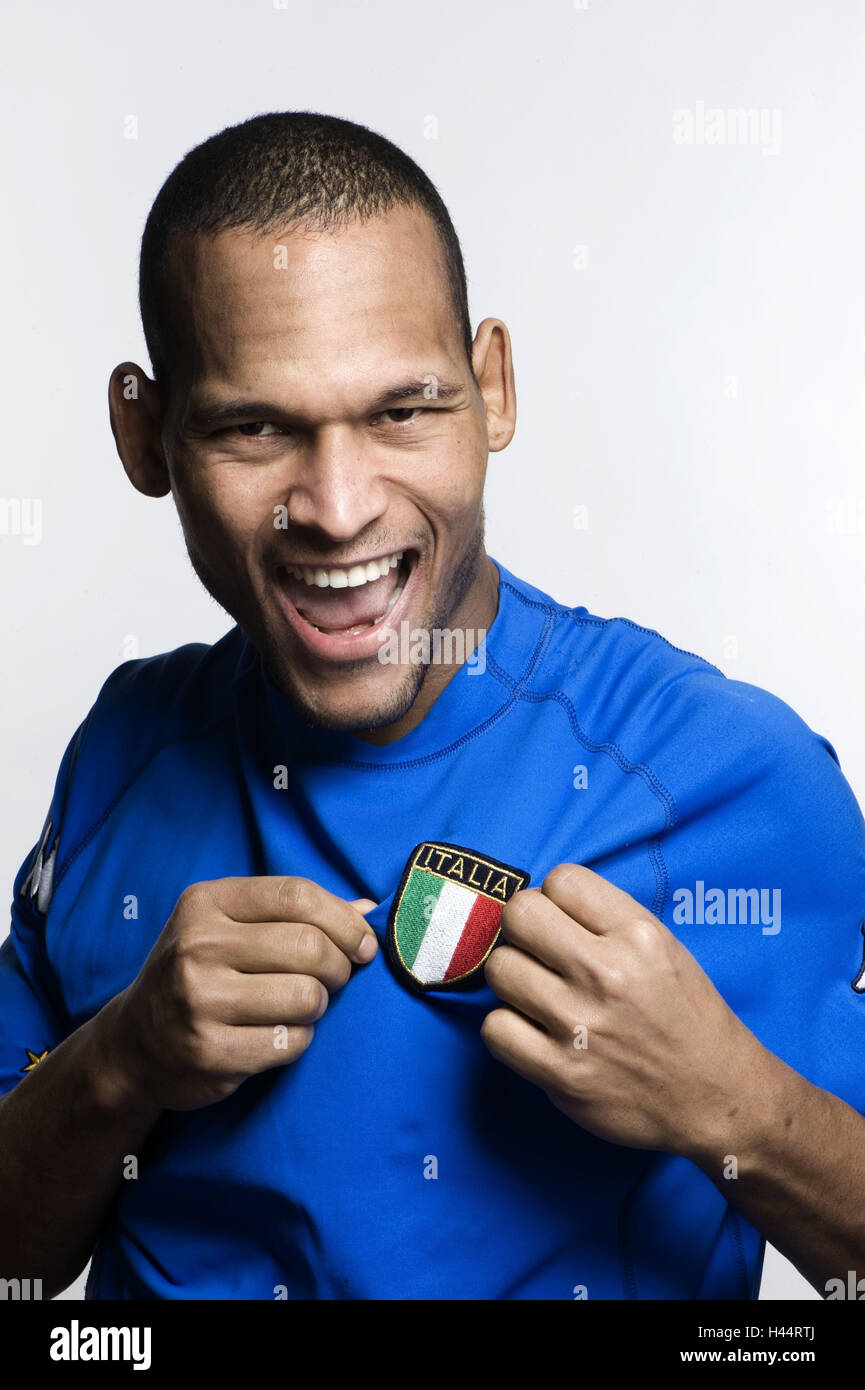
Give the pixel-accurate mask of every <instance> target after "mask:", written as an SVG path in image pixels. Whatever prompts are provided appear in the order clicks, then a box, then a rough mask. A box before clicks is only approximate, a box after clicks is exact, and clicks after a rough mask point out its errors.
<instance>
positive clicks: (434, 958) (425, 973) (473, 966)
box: [387, 841, 530, 989]
mask: <svg viewBox="0 0 865 1390" xmlns="http://www.w3.org/2000/svg"><path fill="white" fill-rule="evenodd" d="M529 877H530V876H529V874H527V873H525V872H524V871H523V870H522V869H515V868H514V867H513V866H512V865H511V864H502V863H500V862H499V860H498V859H490V858H489V857H488V856H487V855H484V854H477V853H475V851H474V850H469V849H463V848H462V846H461V845H448V844H433V843H432V842H430V841H424V843H423V844H422V845H417V846H416V847H415V848H414V849H413V850H412V852H411V854H410V855H409V857H408V862H407V864H406V866H405V869H404V870H403V875H402V878H401V880H400V885H399V888H398V889H397V891H396V893H395V894H394V899H393V903H392V904H391V909H390V912H389V914H388V922H387V927H388V931H387V944H388V953H389V955H390V959H391V962H392V963H393V965H394V967H395V968H396V969H397V971H398V972H399V973H400V974H401V975H402V976H403V978H406V979H408V980H409V982H410V983H411V984H412V985H413V986H414V988H415V989H454V988H457V987H462V986H464V985H465V984H466V982H467V981H469V980H470V979H471V977H472V976H474V975H476V974H477V972H478V971H479V970H480V967H481V966H482V965H483V963H484V961H485V960H486V958H487V956H488V955H489V953H490V951H491V950H492V949H493V946H494V945H495V943H496V937H497V936H498V934H499V925H500V920H501V915H502V908H503V907H504V905H505V903H506V902H507V901H508V899H509V898H510V897H512V896H513V894H514V893H516V892H517V891H518V890H519V889H520V888H525V887H526V884H527V883H528V881H529Z"/></svg>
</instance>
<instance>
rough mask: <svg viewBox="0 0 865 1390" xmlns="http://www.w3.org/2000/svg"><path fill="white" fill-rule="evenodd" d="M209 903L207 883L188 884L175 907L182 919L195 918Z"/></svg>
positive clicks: (208, 886) (208, 885)
mask: <svg viewBox="0 0 865 1390" xmlns="http://www.w3.org/2000/svg"><path fill="white" fill-rule="evenodd" d="M209 901H210V884H209V883H206V882H202V883H190V884H189V887H188V888H184V890H183V892H182V893H181V895H180V897H179V898H178V900H177V907H178V909H179V910H180V912H181V913H182V915H183V916H184V917H195V916H197V915H198V913H199V912H201V911H203V910H204V909H205V908H206V907H207V905H208V903H209Z"/></svg>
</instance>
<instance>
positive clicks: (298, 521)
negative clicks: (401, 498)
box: [286, 425, 388, 540]
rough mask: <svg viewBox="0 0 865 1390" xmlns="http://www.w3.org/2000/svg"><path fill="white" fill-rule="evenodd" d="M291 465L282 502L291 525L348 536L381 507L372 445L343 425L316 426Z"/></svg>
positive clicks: (383, 492) (383, 493) (382, 487)
mask: <svg viewBox="0 0 865 1390" xmlns="http://www.w3.org/2000/svg"><path fill="white" fill-rule="evenodd" d="M296 468H297V471H296V473H293V475H292V479H291V483H290V487H289V491H288V496H287V498H286V506H287V509H288V515H289V517H290V519H291V521H292V522H294V524H295V525H297V526H309V527H313V528H315V529H316V530H319V531H323V532H326V534H327V535H329V536H331V537H332V538H333V539H334V540H351V539H352V537H353V536H356V535H358V534H359V533H360V532H361V531H362V530H363V529H364V527H365V526H368V525H369V524H370V522H372V521H377V520H378V519H379V518H380V517H381V516H382V515H383V514H384V512H385V511H386V509H387V502H388V499H387V493H386V488H385V483H384V479H383V478H382V476H381V473H380V468H379V461H377V459H376V450H375V449H374V448H373V447H372V446H371V445H370V444H369V443H368V442H365V441H363V440H361V439H359V438H358V436H357V434H356V433H355V432H354V431H353V430H352V429H350V428H349V427H347V426H343V425H340V426H331V427H328V428H322V429H320V430H318V431H317V432H316V434H315V435H314V436H313V437H312V439H311V441H310V443H309V444H308V446H307V448H306V449H304V451H303V456H302V458H301V459H299V460H297V464H296Z"/></svg>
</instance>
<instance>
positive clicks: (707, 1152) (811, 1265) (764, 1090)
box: [682, 1029, 865, 1297]
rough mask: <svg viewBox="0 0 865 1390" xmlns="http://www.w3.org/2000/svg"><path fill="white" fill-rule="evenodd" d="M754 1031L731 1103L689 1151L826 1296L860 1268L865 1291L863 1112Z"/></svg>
mask: <svg viewBox="0 0 865 1390" xmlns="http://www.w3.org/2000/svg"><path fill="white" fill-rule="evenodd" d="M745 1031H746V1032H747V1031H748V1030H747V1029H746V1030H745ZM748 1038H749V1039H750V1042H746V1040H744V1039H743V1045H744V1047H745V1052H744V1056H743V1058H742V1062H741V1063H740V1066H739V1068H738V1069H737V1072H736V1074H735V1075H731V1076H729V1077H728V1088H729V1094H728V1100H729V1105H728V1106H727V1108H726V1110H725V1109H724V1107H723V1105H722V1106H720V1107H719V1110H718V1113H717V1115H716V1123H715V1125H714V1132H713V1133H711V1134H710V1133H708V1132H706V1133H704V1134H701V1135H699V1136H694V1135H692V1136H691V1141H690V1143H689V1144H688V1147H687V1153H686V1156H687V1157H688V1158H690V1159H691V1160H692V1161H693V1162H694V1163H696V1164H698V1166H699V1167H700V1168H702V1170H703V1172H704V1173H705V1174H706V1175H707V1176H708V1177H710V1178H711V1179H712V1181H713V1182H714V1184H715V1186H716V1187H717V1188H718V1189H719V1191H721V1192H722V1193H723V1195H724V1196H725V1197H726V1198H727V1200H728V1201H729V1202H730V1204H731V1205H732V1206H734V1207H736V1208H737V1210H739V1211H740V1212H741V1213H742V1215H743V1216H744V1217H745V1218H746V1219H747V1220H748V1221H750V1223H751V1225H752V1226H755V1227H756V1229H757V1230H758V1231H760V1233H761V1235H763V1236H765V1237H766V1239H767V1240H770V1241H771V1242H772V1244H773V1245H774V1246H776V1247H777V1248H778V1249H779V1250H780V1251H781V1253H782V1254H783V1255H786V1256H787V1259H788V1260H790V1261H791V1263H792V1264H794V1265H795V1266H796V1268H797V1269H798V1270H799V1271H800V1273H801V1274H803V1275H804V1276H805V1278H806V1279H807V1280H808V1281H809V1283H811V1284H812V1285H813V1286H814V1288H815V1289H816V1290H817V1291H818V1293H821V1294H823V1296H824V1297H825V1296H826V1293H827V1284H828V1282H829V1280H831V1279H838V1280H841V1284H842V1286H843V1288H844V1289H845V1290H846V1289H847V1288H848V1275H849V1273H850V1271H853V1272H854V1282H858V1280H860V1279H861V1280H863V1283H862V1285H861V1290H860V1293H861V1295H862V1296H865V1118H863V1117H862V1116H861V1115H859V1114H857V1113H856V1111H855V1110H854V1109H853V1108H852V1107H851V1106H849V1105H847V1104H846V1102H845V1101H843V1100H840V1099H839V1098H838V1096H833V1095H831V1094H830V1092H829V1091H824V1090H822V1089H821V1088H820V1087H819V1086H812V1084H811V1083H810V1081H806V1080H805V1078H804V1077H802V1076H800V1075H799V1073H798V1072H796V1071H794V1070H793V1069H792V1067H788V1066H787V1064H786V1063H785V1062H782V1061H781V1060H780V1058H778V1057H776V1056H774V1054H773V1053H771V1052H769V1051H768V1050H767V1049H766V1048H764V1047H762V1046H761V1045H760V1043H759V1042H758V1041H757V1039H756V1038H755V1037H754V1035H753V1034H752V1033H748ZM707 1119H708V1117H707ZM682 1152H686V1151H685V1149H684V1148H683V1150H682ZM730 1156H732V1157H734V1158H735V1160H736V1163H735V1168H733V1166H732V1165H731V1164H730V1162H729V1157H730ZM725 1170H726V1174H727V1176H725ZM733 1173H735V1176H732V1174H733ZM836 1287H837V1286H836ZM844 1296H845V1297H846V1296H847V1295H846V1293H845V1294H844Z"/></svg>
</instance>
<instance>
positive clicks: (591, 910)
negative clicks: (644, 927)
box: [541, 864, 649, 936]
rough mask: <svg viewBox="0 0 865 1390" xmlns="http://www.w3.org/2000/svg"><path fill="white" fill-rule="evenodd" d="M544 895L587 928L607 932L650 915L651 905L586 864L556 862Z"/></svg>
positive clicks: (601, 932) (605, 933)
mask: <svg viewBox="0 0 865 1390" xmlns="http://www.w3.org/2000/svg"><path fill="white" fill-rule="evenodd" d="M541 891H542V892H543V894H544V896H545V897H547V898H549V900H550V902H553V903H555V904H556V906H557V907H560V908H561V909H562V911H563V912H565V913H566V914H567V915H568V916H569V917H572V918H573V919H574V920H575V921H577V922H579V924H580V926H582V927H584V928H585V930H586V931H589V932H593V933H594V934H595V935H597V936H606V935H607V934H608V933H610V932H615V931H616V930H617V929H618V928H619V927H620V926H623V925H625V924H626V923H628V922H633V921H634V919H635V918H640V917H646V916H647V915H649V913H648V908H645V907H643V905H642V903H639V902H637V900H636V898H632V897H631V895H630V893H625V892H623V891H622V889H621V888H617V887H616V885H615V884H614V883H610V882H609V881H608V880H607V879H605V878H601V875H600V874H596V873H593V872H592V870H591V869H587V868H586V867H585V865H583V864H557V865H556V867H555V868H554V869H551V870H550V872H549V873H548V874H547V876H546V878H545V879H544V881H543V883H542V885H541Z"/></svg>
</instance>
